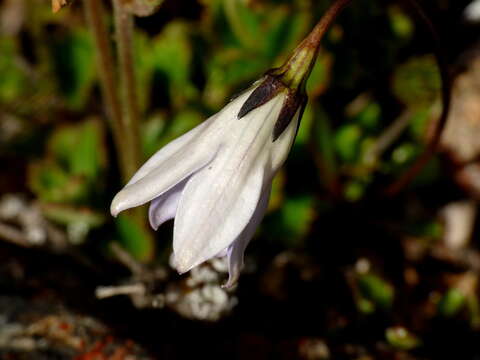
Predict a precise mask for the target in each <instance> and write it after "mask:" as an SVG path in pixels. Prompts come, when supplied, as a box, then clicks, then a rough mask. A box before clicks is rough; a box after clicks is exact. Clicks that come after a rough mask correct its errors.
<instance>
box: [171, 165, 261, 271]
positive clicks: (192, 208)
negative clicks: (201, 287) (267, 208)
mask: <svg viewBox="0 0 480 360" xmlns="http://www.w3.org/2000/svg"><path fill="white" fill-rule="evenodd" d="M209 167H210V166H208V167H206V168H204V169H203V170H202V171H201V172H199V173H198V174H196V175H195V176H194V177H193V178H192V179H191V180H190V181H189V182H188V183H187V186H186V187H185V190H184V192H183V194H182V196H181V198H180V203H179V205H178V209H177V216H176V217H175V224H174V230H173V251H174V254H175V262H176V267H177V270H178V271H179V272H180V273H183V272H186V271H188V270H190V269H191V268H192V267H194V266H196V265H198V264H200V263H202V262H204V261H205V260H207V259H209V258H212V257H214V256H216V255H217V254H219V253H220V252H221V251H222V250H223V249H225V248H227V247H228V246H229V245H230V244H231V243H232V242H233V241H234V240H235V238H236V237H237V236H238V235H239V234H240V233H241V232H242V230H243V229H244V228H245V226H246V225H247V223H248V222H249V220H250V218H251V217H252V214H253V212H254V211H255V208H256V207H257V204H258V201H259V198H260V193H261V189H262V187H263V179H264V174H263V169H261V168H248V169H240V171H239V173H238V174H235V175H233V174H232V176H222V177H221V178H217V179H215V175H214V176H212V174H215V172H213V171H211V169H209Z"/></svg>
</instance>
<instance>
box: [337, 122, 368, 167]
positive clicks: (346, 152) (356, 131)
mask: <svg viewBox="0 0 480 360" xmlns="http://www.w3.org/2000/svg"><path fill="white" fill-rule="evenodd" d="M361 137H362V130H361V129H360V127H359V126H358V125H356V124H350V125H343V126H342V127H340V129H338V131H337V133H336V134H335V140H334V141H335V148H336V150H337V153H338V155H339V156H340V158H341V159H342V160H343V161H344V162H354V161H355V160H356V159H358V156H359V149H360V140H361Z"/></svg>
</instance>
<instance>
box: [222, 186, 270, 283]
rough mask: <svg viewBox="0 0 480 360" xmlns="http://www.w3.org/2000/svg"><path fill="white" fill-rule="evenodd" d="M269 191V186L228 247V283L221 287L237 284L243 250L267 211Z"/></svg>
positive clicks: (241, 266) (241, 265)
mask: <svg viewBox="0 0 480 360" xmlns="http://www.w3.org/2000/svg"><path fill="white" fill-rule="evenodd" d="M270 190H271V185H269V187H268V189H266V190H264V192H263V194H262V196H261V198H260V201H259V202H258V205H257V208H256V209H255V212H254V213H253V216H252V218H251V219H250V221H249V223H248V224H247V226H246V227H245V229H243V231H242V233H241V234H240V235H239V236H238V237H237V239H236V240H235V241H234V243H233V244H232V245H230V246H229V247H228V250H227V256H228V281H227V282H226V284H225V285H223V286H224V287H226V288H230V287H232V286H233V285H235V284H236V283H237V280H238V278H239V276H240V272H241V271H242V268H243V255H244V253H245V249H246V247H247V245H248V243H249V242H250V240H251V239H252V238H253V235H255V231H256V229H257V227H258V225H259V224H260V222H261V221H262V219H263V217H264V215H265V212H266V211H267V207H268V200H269V199H270Z"/></svg>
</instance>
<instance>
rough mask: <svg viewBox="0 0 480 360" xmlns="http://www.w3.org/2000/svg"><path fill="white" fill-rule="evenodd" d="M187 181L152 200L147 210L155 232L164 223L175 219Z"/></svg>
mask: <svg viewBox="0 0 480 360" xmlns="http://www.w3.org/2000/svg"><path fill="white" fill-rule="evenodd" d="M187 181H188V178H187V179H185V180H183V181H182V182H179V183H178V184H177V185H175V186H174V187H173V188H171V189H170V190H168V191H166V192H165V193H164V194H162V195H161V196H159V197H157V198H155V199H153V200H152V202H151V203H150V207H149V209H148V219H149V221H150V225H151V226H152V228H153V229H154V230H157V229H158V227H159V226H160V225H162V224H163V223H164V222H165V221H168V220H170V219H173V218H174V217H175V213H176V212H177V207H178V202H179V200H180V195H181V194H182V191H183V189H184V188H185V185H186V184H187Z"/></svg>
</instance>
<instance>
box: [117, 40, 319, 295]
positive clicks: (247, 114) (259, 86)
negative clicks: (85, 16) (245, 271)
mask: <svg viewBox="0 0 480 360" xmlns="http://www.w3.org/2000/svg"><path fill="white" fill-rule="evenodd" d="M312 33H313V32H312ZM311 36H312V35H310V36H309V38H310V40H309V38H307V39H306V40H304V42H302V44H301V45H300V46H299V47H298V48H297V49H296V50H295V52H294V53H293V55H292V57H290V59H289V60H288V61H287V62H286V63H285V65H284V66H282V67H281V68H278V69H273V70H270V71H269V72H267V74H266V75H265V76H264V77H263V78H262V79H261V80H260V81H258V82H257V83H255V84H254V85H253V86H252V87H251V88H250V89H249V90H247V91H246V92H244V93H243V94H241V95H240V96H238V97H237V98H235V99H234V100H232V101H230V102H229V103H228V104H227V105H226V106H225V107H224V108H223V109H222V110H221V111H220V112H219V113H217V114H215V115H213V116H212V117H210V118H209V119H207V120H206V121H204V122H203V123H201V124H200V125H198V126H197V127H196V128H194V129H192V130H190V131H189V132H187V133H186V134H184V135H183V136H181V137H179V138H178V139H176V140H174V141H172V142H171V143H169V144H168V145H166V146H165V147H164V148H162V149H160V150H159V151H158V152H157V153H156V154H155V155H153V156H152V157H151V158H150V159H149V160H148V161H147V162H146V163H145V164H144V165H143V166H142V167H141V168H140V169H139V170H138V171H137V173H136V174H135V175H134V176H133V177H132V179H131V180H130V181H129V182H128V184H127V185H126V186H125V187H124V188H123V189H122V190H121V191H120V192H119V193H118V194H117V195H116V196H115V198H114V199H113V201H112V204H111V213H112V215H114V216H116V215H117V214H118V213H120V212H121V211H123V210H126V209H129V208H132V207H135V206H139V205H142V204H145V203H148V202H150V208H149V220H150V224H151V226H152V227H153V228H154V229H157V228H158V227H159V226H160V225H161V224H162V223H164V222H165V221H167V220H169V219H172V218H175V222H174V230H173V252H174V262H175V265H176V268H177V270H178V271H179V272H180V273H184V272H186V271H188V270H190V269H191V268H193V267H194V266H197V265H199V264H201V263H203V262H204V261H206V260H208V259H211V258H213V257H216V256H227V258H228V265H229V280H228V282H227V284H226V286H227V287H228V286H231V285H233V284H234V283H235V282H236V281H237V279H238V276H239V274H240V270H241V268H242V266H243V254H244V251H245V248H246V246H247V245H248V243H249V241H250V240H251V238H252V237H253V235H254V233H255V230H256V228H257V226H258V225H259V223H260V221H261V219H262V218H263V216H264V214H265V211H266V209H267V204H268V199H269V196H270V189H271V186H272V179H273V177H274V175H275V174H276V172H277V171H278V170H279V169H280V167H281V166H282V164H283V163H284V161H285V159H286V158H287V155H288V153H289V150H290V148H291V146H292V144H293V141H294V138H295V135H296V132H297V129H298V126H299V122H300V118H301V115H302V111H303V108H304V107H305V104H306V99H307V97H306V95H305V91H304V88H305V81H306V79H307V77H308V75H309V73H310V71H311V67H312V66H313V63H314V61H315V57H316V52H317V50H318V41H317V43H316V44H313V45H312V40H311ZM307 40H308V41H307Z"/></svg>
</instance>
